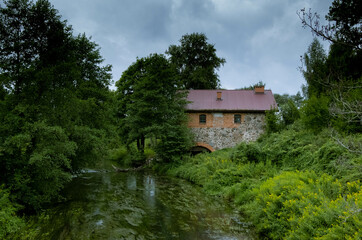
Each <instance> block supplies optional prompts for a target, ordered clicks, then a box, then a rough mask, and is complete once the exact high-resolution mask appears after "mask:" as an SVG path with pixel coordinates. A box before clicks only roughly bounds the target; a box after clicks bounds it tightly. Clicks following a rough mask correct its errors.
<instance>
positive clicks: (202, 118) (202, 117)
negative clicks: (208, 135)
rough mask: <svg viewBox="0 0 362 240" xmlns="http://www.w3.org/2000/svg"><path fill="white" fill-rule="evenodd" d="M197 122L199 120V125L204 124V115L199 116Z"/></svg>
mask: <svg viewBox="0 0 362 240" xmlns="http://www.w3.org/2000/svg"><path fill="white" fill-rule="evenodd" d="M199 120H200V123H202V124H205V123H206V115H205V114H201V115H200V116H199Z"/></svg>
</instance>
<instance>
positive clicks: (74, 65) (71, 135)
mask: <svg viewBox="0 0 362 240" xmlns="http://www.w3.org/2000/svg"><path fill="white" fill-rule="evenodd" d="M102 63H103V59H102V57H101V56H100V54H99V48H98V46H97V45H96V44H95V43H94V42H92V41H90V39H89V38H87V37H86V36H85V35H77V36H75V35H74V34H73V32H72V28H71V27H70V26H69V25H67V23H66V21H63V20H62V19H61V16H60V15H59V14H58V11H57V10H55V9H54V8H53V6H52V5H51V4H50V3H49V1H47V0H38V1H36V2H32V1H28V0H9V1H2V2H1V3H0V122H1V124H0V216H1V217H0V225H1V227H0V238H1V239H3V238H4V237H5V236H7V234H9V233H11V232H13V231H16V230H18V229H19V228H20V227H21V223H22V222H23V220H22V219H20V218H17V217H16V213H17V212H18V211H19V210H21V212H20V213H33V212H34V211H39V210H41V209H43V208H44V207H46V206H47V205H49V204H52V203H54V202H57V201H59V200H61V199H62V198H61V195H60V191H61V190H62V189H63V187H64V185H65V184H66V183H68V182H70V181H71V178H72V174H74V173H77V172H79V171H80V170H81V169H82V168H84V167H85V166H87V165H89V164H92V163H94V162H96V161H99V160H100V159H102V158H103V156H104V155H105V154H106V153H107V149H106V146H107V145H108V144H109V139H111V138H113V137H114V136H113V135H114V129H115V119H114V118H113V115H114V114H113V112H114V109H113V107H114V105H113V103H112V99H113V96H112V93H111V92H110V91H109V89H108V86H109V85H110V81H111V74H110V70H111V66H109V65H103V64H102Z"/></svg>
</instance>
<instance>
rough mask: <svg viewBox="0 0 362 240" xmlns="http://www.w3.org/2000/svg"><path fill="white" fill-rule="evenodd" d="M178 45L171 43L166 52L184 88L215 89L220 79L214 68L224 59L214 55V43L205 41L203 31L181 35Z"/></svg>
mask: <svg viewBox="0 0 362 240" xmlns="http://www.w3.org/2000/svg"><path fill="white" fill-rule="evenodd" d="M180 43H181V45H180V46H176V45H171V46H170V47H169V48H168V50H167V51H166V54H168V55H170V61H171V63H172V64H174V65H175V66H176V68H177V70H178V72H179V77H180V79H181V80H182V84H183V87H184V88H185V89H216V88H218V87H220V80H219V78H218V75H217V73H216V70H217V69H219V68H220V66H221V65H224V63H225V62H226V61H225V59H223V58H219V57H218V56H216V49H215V47H214V45H212V44H209V43H208V42H207V37H206V35H205V34H203V33H192V34H186V35H184V36H182V38H181V39H180Z"/></svg>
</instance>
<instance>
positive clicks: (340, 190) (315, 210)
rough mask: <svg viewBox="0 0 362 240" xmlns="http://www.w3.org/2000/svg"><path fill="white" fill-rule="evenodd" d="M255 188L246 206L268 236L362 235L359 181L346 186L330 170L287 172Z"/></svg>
mask: <svg viewBox="0 0 362 240" xmlns="http://www.w3.org/2000/svg"><path fill="white" fill-rule="evenodd" d="M253 191H254V192H255V200H254V201H252V202H251V203H250V204H247V205H246V206H244V208H245V209H246V212H248V213H249V215H250V216H252V220H253V222H255V223H257V224H256V225H255V226H256V228H257V231H258V232H260V233H261V234H262V235H264V236H266V237H268V238H269V239H312V238H318V239H344V238H345V237H346V236H349V237H350V239H358V238H357V237H361V232H360V231H361V230H360V229H361V226H362V216H361V214H360V213H359V212H360V211H361V207H362V201H361V199H360V197H361V196H362V188H361V185H360V182H359V181H356V182H351V183H350V182H348V183H347V184H346V186H343V185H342V184H341V182H340V181H338V180H334V179H333V177H331V176H330V175H327V174H323V175H318V174H316V173H315V172H311V171H306V172H284V173H282V174H280V175H277V176H275V177H274V178H271V179H269V180H267V181H265V182H263V183H262V184H261V185H260V187H258V188H255V189H254V190H253ZM353 236H354V238H353Z"/></svg>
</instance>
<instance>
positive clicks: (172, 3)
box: [50, 0, 332, 94]
mask: <svg viewBox="0 0 362 240" xmlns="http://www.w3.org/2000/svg"><path fill="white" fill-rule="evenodd" d="M50 2H51V3H52V4H53V5H54V7H55V8H56V9H58V10H59V13H60V15H62V17H63V19H66V20H67V21H68V24H69V25H72V26H73V30H74V33H75V34H78V33H85V34H86V35H87V36H89V37H92V41H94V42H96V43H97V44H98V45H99V47H100V48H101V54H102V56H103V57H104V59H105V63H106V64H111V65H112V66H113V71H112V73H113V80H114V81H117V80H119V78H120V77H121V75H122V72H123V71H125V70H126V69H127V68H128V66H129V65H130V64H132V63H133V62H135V61H136V58H137V57H146V56H148V55H149V54H151V53H165V51H166V50H167V48H168V47H169V46H170V45H171V44H176V45H179V40H180V38H181V37H182V35H185V34H187V33H193V32H199V33H205V34H206V36H207V37H208V39H209V40H208V42H209V43H211V44H214V45H215V48H216V50H217V52H216V54H217V55H218V56H219V57H223V58H225V59H226V64H225V65H224V66H223V67H221V68H220V70H219V72H218V74H219V77H220V80H221V87H222V88H226V89H236V88H240V87H244V86H249V85H251V84H254V83H257V82H259V81H263V82H264V83H266V88H268V89H271V90H272V91H273V92H274V93H279V94H283V93H288V94H296V93H297V92H298V91H300V89H301V88H300V87H301V85H302V84H303V83H304V79H303V77H302V74H301V73H300V72H299V70H298V67H299V66H301V63H300V56H301V55H303V54H304V53H305V52H306V50H307V48H308V46H309V44H310V43H311V42H312V40H313V36H312V34H311V32H310V30H308V29H303V28H302V24H301V21H300V19H299V17H298V16H297V14H296V12H297V11H298V10H300V9H301V8H304V7H305V8H306V9H309V8H312V10H313V11H316V12H318V13H320V15H321V18H322V19H323V20H324V16H325V15H326V14H327V13H328V9H329V6H330V5H331V2H332V0H102V1H101V0H50ZM322 43H323V44H324V45H325V47H326V50H327V48H328V43H327V42H322Z"/></svg>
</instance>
